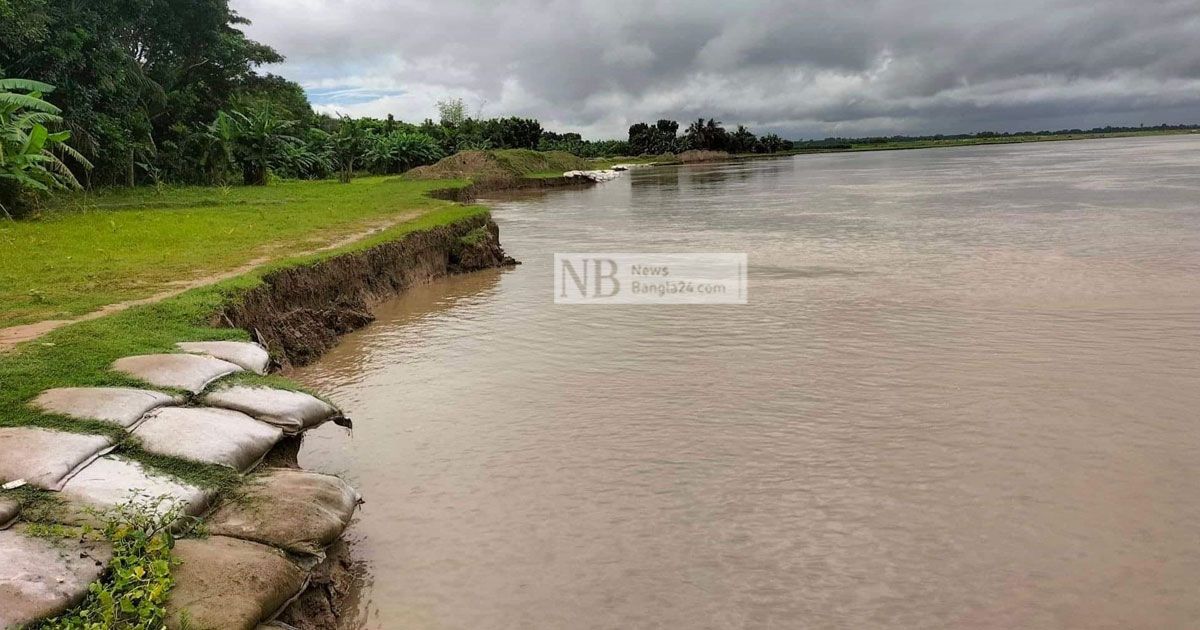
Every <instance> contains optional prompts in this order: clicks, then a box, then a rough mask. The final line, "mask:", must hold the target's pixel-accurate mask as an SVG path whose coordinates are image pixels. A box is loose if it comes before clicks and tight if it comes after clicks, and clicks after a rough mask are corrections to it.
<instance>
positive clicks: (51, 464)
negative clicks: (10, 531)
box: [0, 427, 113, 490]
mask: <svg viewBox="0 0 1200 630" xmlns="http://www.w3.org/2000/svg"><path fill="white" fill-rule="evenodd" d="M112 447H113V443H112V440H110V439H108V438H107V437H104V436H102V435H84V434H82V433H67V432H66V431H53V430H51V429H42V428H37V427H3V428H0V484H3V483H8V482H10V481H17V480H20V479H24V480H25V482H26V483H28V484H29V485H31V486H34V487H37V488H42V489H43V490H58V489H60V488H61V487H62V484H63V482H65V481H66V480H67V479H69V478H70V476H71V475H72V474H74V473H75V472H77V471H78V470H79V469H81V468H83V467H84V466H86V465H88V464H89V463H91V461H92V460H94V459H96V458H97V457H99V456H101V455H103V454H104V453H106V452H108V451H110V450H112Z"/></svg>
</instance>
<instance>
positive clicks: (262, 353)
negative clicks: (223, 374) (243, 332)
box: [175, 341, 271, 374]
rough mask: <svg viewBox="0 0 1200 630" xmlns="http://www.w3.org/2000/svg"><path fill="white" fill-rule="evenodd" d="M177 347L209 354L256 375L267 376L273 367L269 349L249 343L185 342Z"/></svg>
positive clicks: (193, 352) (195, 352)
mask: <svg viewBox="0 0 1200 630" xmlns="http://www.w3.org/2000/svg"><path fill="white" fill-rule="evenodd" d="M175 345H176V347H178V348H179V349H180V350H183V351H184V352H190V353H192V354H207V355H208V356H210V357H216V358H218V359H221V360H222V361H228V362H230V363H233V364H235V365H237V366H239V367H241V368H242V369H243V370H249V371H251V372H254V373H256V374H266V373H267V367H269V366H270V365H271V355H269V354H267V349H266V348H264V347H262V346H260V345H258V344H256V343H251V342H249V341H183V342H180V343H177V344H175Z"/></svg>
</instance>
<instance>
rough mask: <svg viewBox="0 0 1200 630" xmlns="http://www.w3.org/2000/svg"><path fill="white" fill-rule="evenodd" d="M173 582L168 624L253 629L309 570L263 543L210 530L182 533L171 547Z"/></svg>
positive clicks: (298, 587) (206, 629)
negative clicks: (204, 534) (201, 534)
mask: <svg viewBox="0 0 1200 630" xmlns="http://www.w3.org/2000/svg"><path fill="white" fill-rule="evenodd" d="M173 554H174V556H175V559H176V560H178V562H179V563H178V564H177V565H176V566H175V567H174V568H173V569H172V571H171V574H172V577H174V578H175V587H174V588H172V589H171V594H170V596H169V599H168V600H167V615H168V617H167V627H168V628H171V630H177V629H179V628H183V627H185V626H184V625H183V623H182V620H183V619H187V621H188V624H187V626H186V627H188V628H192V629H193V630H253V629H254V628H255V627H256V626H258V623H259V622H260V621H263V620H265V619H270V618H271V617H273V616H274V615H275V613H276V612H278V611H279V609H281V608H283V606H284V605H285V604H287V603H288V602H289V601H291V600H292V599H293V598H294V597H296V595H298V594H299V593H300V592H301V591H302V590H304V587H305V585H306V584H307V575H306V574H305V572H304V571H301V570H300V568H299V567H297V566H296V565H295V564H293V563H292V562H291V561H290V560H288V559H287V557H286V556H284V554H283V552H281V551H279V550H277V549H272V548H270V547H268V546H266V545H260V544H258V543H254V542H249V541H245V540H238V539H236V538H227V537H225V536H209V537H208V538H203V539H184V540H180V541H178V542H176V543H175V549H174V550H173Z"/></svg>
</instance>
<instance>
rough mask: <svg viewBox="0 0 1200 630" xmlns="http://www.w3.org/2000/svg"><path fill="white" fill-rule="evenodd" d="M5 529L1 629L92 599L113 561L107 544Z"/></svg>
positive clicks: (0, 537) (1, 535)
mask: <svg viewBox="0 0 1200 630" xmlns="http://www.w3.org/2000/svg"><path fill="white" fill-rule="evenodd" d="M23 529H24V528H22V527H14V528H12V529H9V530H5V531H0V628H20V627H23V626H25V625H26V624H29V623H32V622H34V621H37V620H38V619H42V618H45V617H49V616H52V615H57V614H59V613H62V612H64V611H66V610H67V609H69V608H70V607H72V606H74V605H75V604H78V603H79V602H80V601H82V600H83V598H84V596H85V595H87V589H88V584H90V583H91V582H92V581H94V580H96V579H99V577H100V574H101V573H103V572H104V568H105V567H106V566H108V563H109V561H110V560H111V559H112V550H111V548H110V547H109V546H108V545H107V544H105V543H99V542H94V543H93V542H88V543H84V542H80V541H79V540H78V539H70V538H67V539H59V538H53V539H51V538H42V537H35V536H29V535H27V534H25V533H24V531H23Z"/></svg>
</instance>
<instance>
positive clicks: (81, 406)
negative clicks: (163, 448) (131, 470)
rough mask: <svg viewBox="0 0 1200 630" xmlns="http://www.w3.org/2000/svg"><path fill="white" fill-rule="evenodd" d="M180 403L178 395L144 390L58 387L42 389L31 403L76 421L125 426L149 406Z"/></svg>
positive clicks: (153, 407)
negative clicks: (95, 421) (93, 421)
mask: <svg viewBox="0 0 1200 630" xmlns="http://www.w3.org/2000/svg"><path fill="white" fill-rule="evenodd" d="M182 402H183V397H182V396H173V395H171V394H164V393H162V392H155V391H151V390H148V389H133V388H130V387H61V388H58V389H48V390H46V391H44V392H42V393H41V394H39V395H38V397H37V398H35V399H34V400H33V403H31V404H32V405H33V406H34V407H37V408H38V409H41V410H42V411H48V412H50V413H57V414H62V415H64V416H70V417H72V418H76V419H79V420H98V421H100V422H107V423H109V424H115V425H117V426H119V427H122V428H126V429H128V428H129V427H131V426H133V425H135V424H137V423H138V421H139V420H141V419H142V416H144V415H146V413H147V412H149V411H150V410H151V409H156V408H158V407H162V406H163V405H171V404H180V403H182Z"/></svg>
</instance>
